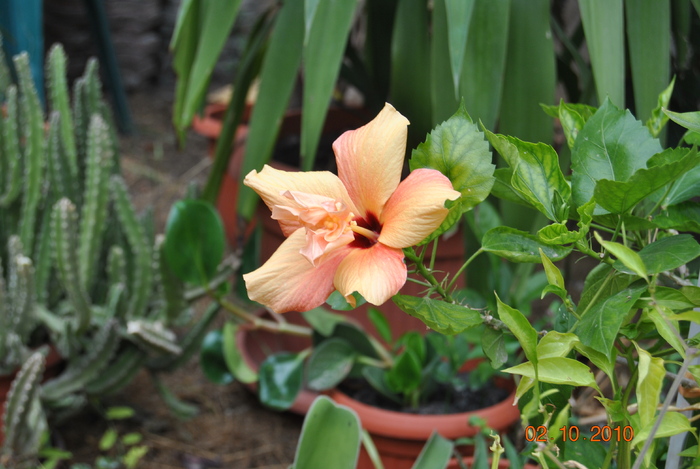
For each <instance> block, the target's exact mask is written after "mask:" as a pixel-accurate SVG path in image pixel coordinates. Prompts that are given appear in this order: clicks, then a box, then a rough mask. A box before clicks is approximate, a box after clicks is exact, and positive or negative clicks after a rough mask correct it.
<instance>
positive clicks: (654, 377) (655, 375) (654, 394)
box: [634, 342, 666, 427]
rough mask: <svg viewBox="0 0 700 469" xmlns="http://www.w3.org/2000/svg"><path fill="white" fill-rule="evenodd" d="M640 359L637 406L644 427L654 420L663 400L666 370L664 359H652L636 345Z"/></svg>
mask: <svg viewBox="0 0 700 469" xmlns="http://www.w3.org/2000/svg"><path fill="white" fill-rule="evenodd" d="M634 346H635V348H636V349H637V354H638V357H639V367H638V370H639V374H638V375H637V405H638V413H639V420H640V422H641V424H642V426H643V427H645V426H647V425H648V424H649V423H650V422H652V421H653V420H654V416H655V415H656V407H657V405H658V403H659V401H660V399H661V388H662V387H663V385H664V378H665V377H666V369H665V368H664V359H663V358H659V357H652V356H651V354H650V353H649V352H647V351H646V350H644V349H643V348H642V347H640V346H639V345H638V344H637V343H636V342H635V343H634Z"/></svg>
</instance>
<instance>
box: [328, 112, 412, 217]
mask: <svg viewBox="0 0 700 469" xmlns="http://www.w3.org/2000/svg"><path fill="white" fill-rule="evenodd" d="M407 126H408V120H407V119H406V118H405V117H404V116H402V115H401V114H400V113H399V112H398V111H397V110H396V109H394V108H393V106H392V105H391V104H388V103H387V104H385V105H384V109H382V111H381V112H380V113H379V115H378V116H377V117H375V118H374V119H373V120H372V121H371V122H370V123H369V124H367V125H365V126H363V127H360V128H359V129H357V130H350V131H347V132H345V133H344V134H343V135H341V136H340V137H339V138H338V139H337V140H336V141H335V142H334V143H333V151H334V152H335V158H336V161H337V163H338V176H339V177H340V179H341V180H342V181H343V184H345V187H346V188H347V190H348V193H349V194H350V197H351V198H352V200H353V202H355V205H356V206H357V207H358V208H359V209H360V210H361V212H360V215H361V216H363V217H364V216H366V215H367V213H368V212H371V213H373V214H374V215H375V216H378V215H379V214H380V213H381V211H382V207H384V204H385V203H386V201H387V200H388V199H389V197H390V196H391V194H392V193H393V192H394V190H396V187H397V186H398V184H399V181H400V180H401V170H402V168H403V161H404V156H405V153H406V137H407V132H408V129H407ZM355 213H357V212H355Z"/></svg>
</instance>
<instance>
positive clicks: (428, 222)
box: [379, 168, 460, 249]
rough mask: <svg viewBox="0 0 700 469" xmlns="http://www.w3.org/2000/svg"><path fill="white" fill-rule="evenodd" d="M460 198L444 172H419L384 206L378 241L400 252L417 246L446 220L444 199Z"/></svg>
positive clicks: (400, 186)
mask: <svg viewBox="0 0 700 469" xmlns="http://www.w3.org/2000/svg"><path fill="white" fill-rule="evenodd" d="M459 196H460V194H459V192H457V191H456V190H454V189H453V188H452V183H451V182H450V180H449V179H447V177H446V176H445V175H444V174H442V173H441V172H439V171H436V170H434V169H424V168H422V169H416V170H415V171H413V172H412V173H411V174H410V175H409V176H408V177H407V178H406V179H404V180H403V181H401V184H399V187H398V188H397V189H396V192H394V193H393V194H392V196H391V198H390V199H389V201H388V202H387V204H386V207H384V211H383V212H382V215H381V218H380V222H381V223H382V232H381V234H380V235H379V242H380V243H383V244H386V245H387V246H391V247H394V248H399V249H403V248H407V247H410V246H414V245H416V244H418V243H419V242H421V241H423V240H424V239H425V238H426V237H427V236H428V235H429V234H431V233H432V232H433V231H435V229H436V228H437V227H439V226H440V224H441V223H442V222H443V221H444V220H445V217H446V216H447V212H448V210H447V209H446V208H445V200H448V199H449V200H455V199H457V198H458V197H459Z"/></svg>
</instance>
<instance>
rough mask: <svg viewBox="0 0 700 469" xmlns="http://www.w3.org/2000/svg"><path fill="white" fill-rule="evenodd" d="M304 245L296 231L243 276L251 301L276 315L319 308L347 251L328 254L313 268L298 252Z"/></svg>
mask: <svg viewBox="0 0 700 469" xmlns="http://www.w3.org/2000/svg"><path fill="white" fill-rule="evenodd" d="M305 245H306V234H305V233H304V230H303V229H300V230H297V231H295V232H294V233H292V234H291V235H290V236H289V237H288V238H287V239H286V240H285V241H284V243H282V245H281V246H280V247H279V249H277V251H275V253H274V254H273V255H272V257H270V259H268V260H267V262H265V264H263V266H262V267H260V268H259V269H257V270H255V271H253V272H251V273H249V274H245V275H243V280H245V284H246V288H247V290H248V296H249V297H250V299H251V300H253V301H257V302H258V303H261V304H263V305H265V306H267V307H269V308H270V309H272V310H273V311H275V312H277V313H286V312H288V311H308V310H310V309H313V308H315V307H317V306H320V305H322V304H323V303H324V302H325V301H326V299H327V298H328V296H329V295H330V294H331V293H333V290H335V287H334V286H333V274H334V273H335V270H336V269H337V268H338V265H339V264H340V262H341V261H342V260H343V258H344V257H345V256H347V254H348V253H349V252H350V249H349V248H338V249H336V250H334V251H332V252H329V253H328V254H326V255H325V256H324V257H322V258H321V259H319V261H318V262H317V265H316V267H314V266H313V265H311V263H310V262H309V261H308V259H306V258H305V257H304V256H303V255H302V254H301V253H300V252H299V251H300V249H302V248H303V247H304V246H305Z"/></svg>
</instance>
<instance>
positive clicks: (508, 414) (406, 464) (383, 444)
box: [330, 360, 520, 469]
mask: <svg viewBox="0 0 700 469" xmlns="http://www.w3.org/2000/svg"><path fill="white" fill-rule="evenodd" d="M478 361H479V360H470V361H469V362H467V363H466V364H465V367H464V368H463V369H464V370H469V369H472V368H473V367H475V366H476V364H477V363H478ZM495 384H496V386H498V387H500V388H504V389H507V390H508V391H510V394H509V396H508V397H507V398H506V399H505V400H504V401H501V402H500V403H498V404H496V405H493V406H491V407H486V408H484V409H480V410H476V411H473V412H464V413H458V414H445V415H419V414H409V413H403V412H396V411H390V410H385V409H380V408H378V407H373V406H370V405H367V404H363V403H362V402H359V401H357V400H355V399H353V398H351V397H350V396H348V395H347V394H345V393H343V392H342V391H340V390H338V389H334V390H333V391H331V392H330V397H331V398H332V399H333V400H334V401H336V402H337V403H338V404H343V405H346V406H348V407H350V408H351V409H353V410H355V412H357V414H358V415H359V417H360V421H361V422H362V427H363V428H364V429H365V430H367V431H368V432H369V433H370V435H371V436H372V440H373V441H374V444H375V445H376V447H377V450H378V451H379V455H380V457H381V459H382V463H383V464H384V469H411V467H412V466H413V463H414V462H415V460H416V459H417V458H418V455H419V454H420V452H421V449H422V448H423V446H424V445H425V443H426V442H427V441H428V439H429V438H430V436H431V434H432V433H433V431H437V432H438V433H439V434H440V435H442V436H443V437H445V438H448V439H452V440H454V439H457V438H462V437H470V436H474V435H476V434H477V432H478V431H479V428H478V427H473V426H471V425H469V419H470V418H471V417H473V416H478V417H480V418H481V419H483V420H485V421H486V425H487V426H488V427H490V428H492V429H494V430H496V431H497V432H499V433H502V432H505V431H507V430H508V429H509V428H510V427H511V426H512V425H513V424H515V423H516V422H517V421H518V420H519V419H520V411H519V410H518V407H517V406H514V405H513V402H514V400H515V383H514V382H513V381H512V380H507V379H501V378H497V379H496V380H495ZM464 452H465V453H466V452H468V448H467V450H465V451H464ZM456 464H457V463H456V461H455V466H454V467H458V466H457V465H456ZM451 467H452V466H451ZM357 468H358V469H373V468H374V465H373V464H372V462H371V460H370V459H369V456H368V455H367V453H366V451H365V450H364V448H363V449H362V450H361V451H360V458H359V461H358V465H357Z"/></svg>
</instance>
